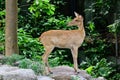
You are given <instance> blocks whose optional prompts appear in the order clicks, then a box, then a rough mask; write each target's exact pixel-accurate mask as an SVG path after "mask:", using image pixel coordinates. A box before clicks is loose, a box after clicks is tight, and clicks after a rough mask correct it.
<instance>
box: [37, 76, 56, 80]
mask: <svg viewBox="0 0 120 80" xmlns="http://www.w3.org/2000/svg"><path fill="white" fill-rule="evenodd" d="M37 78H38V80H55V79H52V78H50V77H48V76H38V77H37Z"/></svg>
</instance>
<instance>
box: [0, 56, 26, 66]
mask: <svg viewBox="0 0 120 80" xmlns="http://www.w3.org/2000/svg"><path fill="white" fill-rule="evenodd" d="M23 58H24V56H20V55H18V54H13V55H11V56H9V57H4V58H3V59H2V60H1V61H0V62H1V63H2V64H8V65H15V63H16V62H17V61H19V60H21V59H23Z"/></svg>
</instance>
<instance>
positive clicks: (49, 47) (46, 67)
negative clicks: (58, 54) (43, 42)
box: [42, 46, 54, 74]
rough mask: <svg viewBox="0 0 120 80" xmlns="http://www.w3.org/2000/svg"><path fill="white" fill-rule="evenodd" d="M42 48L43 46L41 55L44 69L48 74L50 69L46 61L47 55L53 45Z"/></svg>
mask: <svg viewBox="0 0 120 80" xmlns="http://www.w3.org/2000/svg"><path fill="white" fill-rule="evenodd" d="M44 48H45V53H44V54H43V56H42V60H43V62H44V64H45V70H46V72H45V74H49V73H52V72H51V70H50V67H49V63H48V56H49V54H50V53H51V52H52V50H53V49H54V47H53V46H44Z"/></svg>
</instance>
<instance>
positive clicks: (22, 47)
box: [18, 28, 44, 59]
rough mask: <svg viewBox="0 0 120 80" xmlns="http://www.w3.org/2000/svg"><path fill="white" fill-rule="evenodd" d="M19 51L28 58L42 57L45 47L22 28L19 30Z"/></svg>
mask: <svg viewBox="0 0 120 80" xmlns="http://www.w3.org/2000/svg"><path fill="white" fill-rule="evenodd" d="M18 45H19V52H20V54H21V55H24V56H25V57H28V58H33V59H34V58H40V57H39V56H40V55H41V54H42V53H43V52H44V48H43V46H42V44H41V43H40V42H39V40H38V39H35V38H32V37H31V36H30V35H28V34H27V33H26V32H25V31H24V30H23V29H22V28H21V29H19V30H18Z"/></svg>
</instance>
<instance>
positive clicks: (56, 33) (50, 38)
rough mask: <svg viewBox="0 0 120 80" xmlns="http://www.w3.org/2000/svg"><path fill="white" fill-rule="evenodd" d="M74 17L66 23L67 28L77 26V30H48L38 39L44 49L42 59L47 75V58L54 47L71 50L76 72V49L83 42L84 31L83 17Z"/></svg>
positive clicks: (48, 70) (48, 69)
mask: <svg viewBox="0 0 120 80" xmlns="http://www.w3.org/2000/svg"><path fill="white" fill-rule="evenodd" d="M75 16H76V17H75V18H74V19H73V20H72V21H71V22H69V23H68V26H77V27H78V30H49V31H46V32H44V33H43V34H42V35H41V36H40V37H39V39H40V41H41V42H42V44H43V46H44V48H45V53H44V54H43V56H42V59H43V62H44V64H45V66H46V69H47V72H48V73H50V72H51V70H50V68H49V64H48V56H49V54H50V53H51V52H52V50H53V49H54V48H55V47H58V48H69V49H71V52H72V56H73V62H74V70H75V72H78V63H77V57H78V48H79V47H80V46H81V44H82V43H83V41H84V38H85V30H84V25H83V17H82V16H81V15H79V14H78V13H76V12H75Z"/></svg>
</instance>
